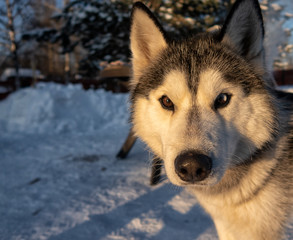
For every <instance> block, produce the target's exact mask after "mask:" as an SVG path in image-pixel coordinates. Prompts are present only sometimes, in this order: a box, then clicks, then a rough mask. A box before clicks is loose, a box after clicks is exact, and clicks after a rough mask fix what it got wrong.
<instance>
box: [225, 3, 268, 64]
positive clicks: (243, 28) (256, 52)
mask: <svg viewBox="0 0 293 240" xmlns="http://www.w3.org/2000/svg"><path fill="white" fill-rule="evenodd" d="M220 39H221V41H222V42H223V43H225V44H228V45H229V46H230V47H232V49H233V50H234V51H236V52H237V53H238V54H240V55H241V56H243V57H245V58H246V59H247V60H249V61H252V62H253V63H255V64H257V65H262V67H264V56H263V55H264V50H263V39H264V27H263V19H262V14H261V9H260V6H259V3H258V0H237V1H236V3H235V4H234V6H233V7H232V9H231V11H230V13H229V15H228V17H227V19H226V21H225V23H224V25H223V28H222V30H221V32H220Z"/></svg>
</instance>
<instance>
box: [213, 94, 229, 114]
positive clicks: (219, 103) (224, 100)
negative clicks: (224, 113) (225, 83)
mask: <svg viewBox="0 0 293 240" xmlns="http://www.w3.org/2000/svg"><path fill="white" fill-rule="evenodd" d="M230 99H231V94H228V93H221V94H219V95H218V96H217V98H216V100H215V103H214V108H215V109H216V110H217V109H218V108H224V107H226V106H227V105H228V104H229V102H230Z"/></svg>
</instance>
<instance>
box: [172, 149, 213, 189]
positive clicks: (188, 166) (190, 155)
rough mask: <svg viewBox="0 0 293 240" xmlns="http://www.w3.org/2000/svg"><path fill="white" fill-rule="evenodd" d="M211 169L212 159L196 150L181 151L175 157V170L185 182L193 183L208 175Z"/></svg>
mask: <svg viewBox="0 0 293 240" xmlns="http://www.w3.org/2000/svg"><path fill="white" fill-rule="evenodd" d="M211 169H212V159H211V158H210V157H208V156H206V155H204V154H201V153H198V152H196V151H188V152H184V153H181V154H180V155H178V156H177V157H176V159H175V171H176V173H177V175H178V176H179V177H180V178H181V179H182V180H183V181H185V182H189V183H194V182H199V181H202V180H204V179H205V178H207V177H208V175H209V174H210V172H211Z"/></svg>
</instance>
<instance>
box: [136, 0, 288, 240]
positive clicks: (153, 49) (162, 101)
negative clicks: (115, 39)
mask: <svg viewBox="0 0 293 240" xmlns="http://www.w3.org/2000/svg"><path fill="white" fill-rule="evenodd" d="M263 38H264V27H263V20H262V15H261V9H260V6H259V3H258V1H257V0H237V1H236V3H235V4H234V6H233V7H232V10H231V12H230V14H229V15H228V17H227V19H226V21H225V23H224V25H223V27H222V28H221V29H220V30H218V31H217V32H212V33H201V34H198V35H195V36H190V37H189V38H185V39H181V40H170V39H169V38H168V37H167V34H166V33H165V31H164V30H163V28H162V26H161V25H160V24H159V22H158V20H157V19H156V18H155V17H154V15H153V14H152V13H151V12H150V10H149V9H148V8H147V7H146V6H145V5H143V4H142V3H140V2H137V3H135V4H134V7H133V11H132V18H131V33H130V41H131V44H130V47H131V51H132V65H133V77H132V80H131V100H130V101H131V105H132V107H131V108H132V123H133V130H134V132H135V134H136V136H138V137H140V138H141V139H142V140H143V141H144V142H145V143H146V144H147V145H148V146H149V147H150V149H151V150H152V151H153V153H154V154H155V155H156V156H158V157H159V158H161V159H163V160H164V166H165V169H166V173H167V176H168V178H169V180H170V181H171V182H172V183H173V184H175V185H178V186H184V187H187V188H188V189H189V190H190V191H191V192H193V193H194V194H195V196H196V197H197V198H198V200H199V202H200V203H201V205H202V206H203V207H204V209H205V210H206V211H207V212H208V213H209V214H210V215H211V217H212V218H213V220H214V223H215V226H216V228H217V231H218V235H219V238H220V239H221V240H230V239H231V240H232V239H233V240H280V239H282V238H284V230H285V227H286V223H287V222H288V221H289V219H290V217H291V216H292V215H291V213H292V202H293V194H292V193H293V189H292V184H293V178H292V176H293V167H292V160H293V151H292V148H293V128H292V117H291V116H292V111H291V109H290V106H288V104H287V103H286V100H285V99H278V98H277V94H276V91H275V90H274V80H272V78H270V77H269V76H270V75H269V74H268V72H267V70H266V66H265V61H264V59H265V53H264V48H263ZM290 118H291V120H290Z"/></svg>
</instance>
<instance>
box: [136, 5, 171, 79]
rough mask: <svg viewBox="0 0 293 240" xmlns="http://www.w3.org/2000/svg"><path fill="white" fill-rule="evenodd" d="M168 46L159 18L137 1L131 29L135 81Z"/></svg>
mask: <svg viewBox="0 0 293 240" xmlns="http://www.w3.org/2000/svg"><path fill="white" fill-rule="evenodd" d="M166 47H167V42H166V38H165V32H164V31H163V28H162V27H161V25H160V24H159V22H158V20H157V19H156V18H155V16H154V15H153V14H152V12H151V11H150V10H149V9H148V8H147V7H146V6H145V5H144V4H143V3H141V2H136V3H135V4H134V5H133V9H132V14H131V29H130V49H131V52H132V68H133V74H134V79H133V81H136V79H138V78H139V76H141V74H142V72H143V71H144V70H145V68H146V67H147V66H148V65H149V64H150V63H151V61H152V60H153V59H154V58H155V57H156V56H157V55H158V54H159V53H160V52H161V51H162V50H163V49H164V48H166Z"/></svg>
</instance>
